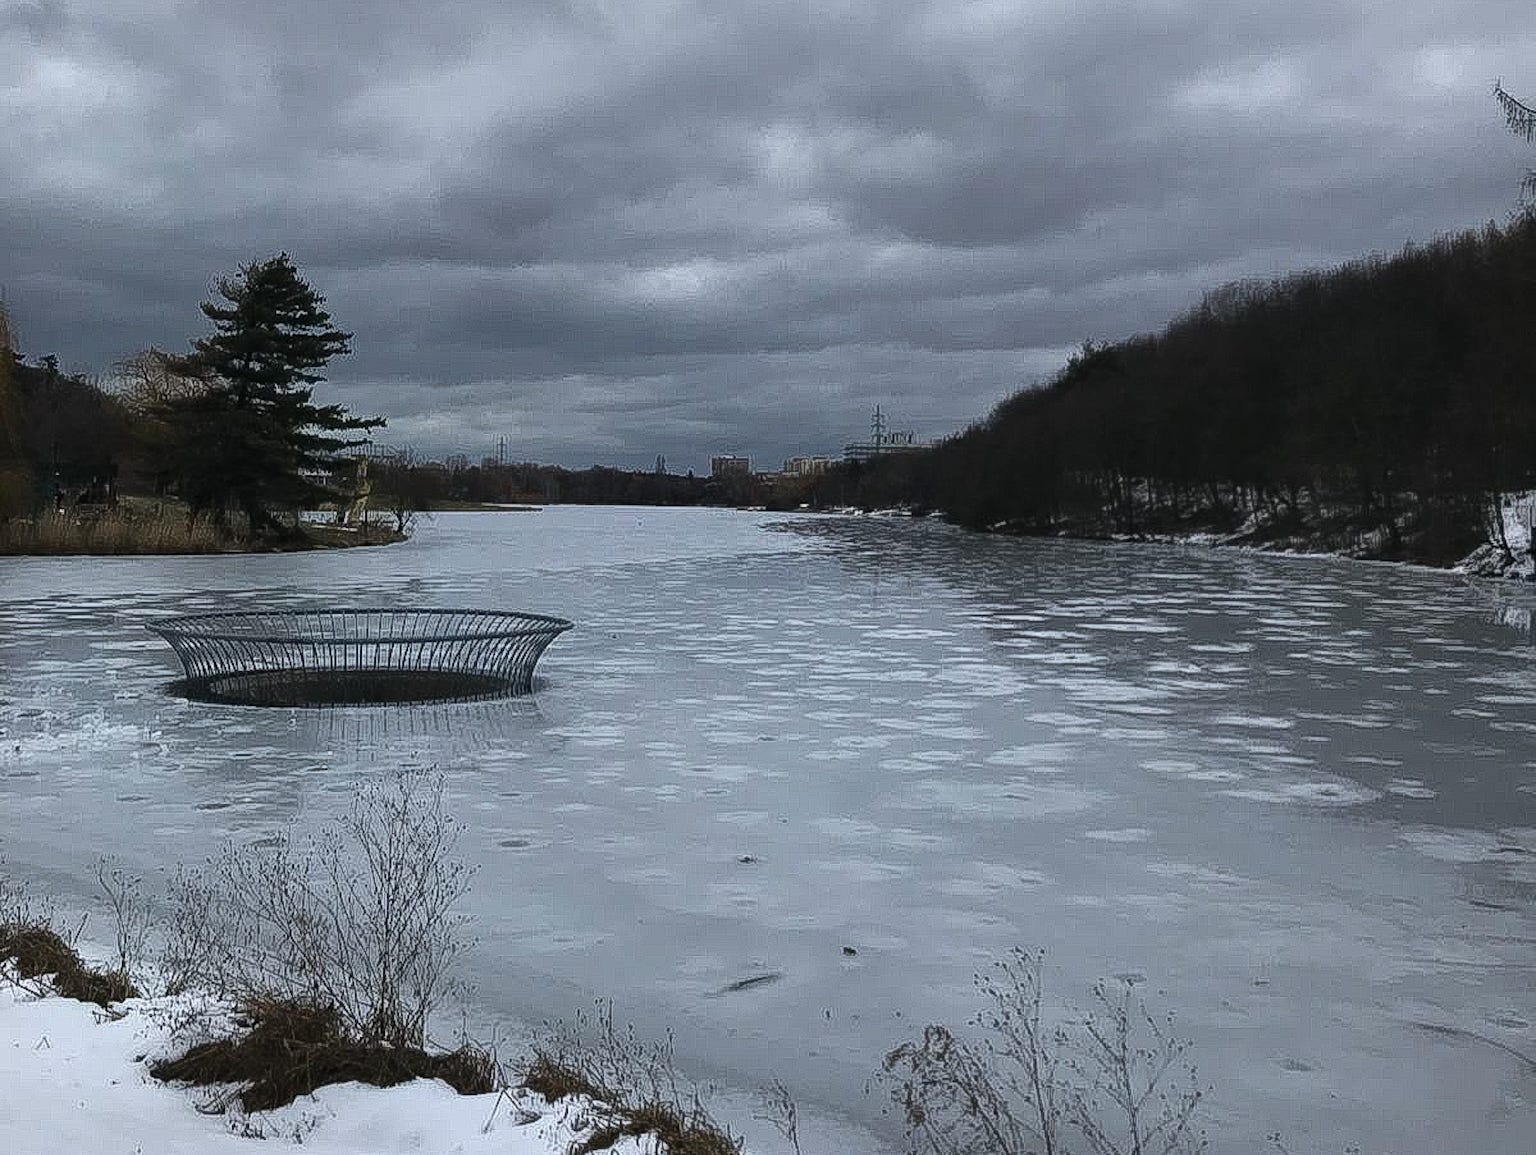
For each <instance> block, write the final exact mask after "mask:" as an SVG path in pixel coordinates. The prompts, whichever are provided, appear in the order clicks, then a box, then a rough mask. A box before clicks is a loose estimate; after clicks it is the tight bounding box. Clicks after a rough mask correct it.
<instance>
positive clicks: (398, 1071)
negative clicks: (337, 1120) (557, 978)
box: [150, 999, 498, 1113]
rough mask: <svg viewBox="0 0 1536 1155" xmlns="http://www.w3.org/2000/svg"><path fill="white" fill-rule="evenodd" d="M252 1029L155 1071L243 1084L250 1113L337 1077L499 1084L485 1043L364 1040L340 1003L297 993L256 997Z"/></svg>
mask: <svg viewBox="0 0 1536 1155" xmlns="http://www.w3.org/2000/svg"><path fill="white" fill-rule="evenodd" d="M245 1017H246V1022H247V1024H248V1025H249V1030H248V1031H247V1032H246V1033H245V1034H244V1035H242V1036H240V1037H238V1038H234V1039H219V1040H216V1041H214V1042H211V1043H201V1044H199V1045H198V1046H195V1047H193V1048H192V1049H191V1050H189V1051H187V1052H186V1053H185V1054H183V1055H180V1056H178V1057H177V1058H174V1059H168V1060H166V1061H164V1062H161V1063H157V1064H155V1065H154V1066H153V1067H151V1068H150V1074H151V1075H153V1076H154V1077H155V1078H157V1079H160V1080H162V1081H164V1082H177V1083H190V1084H192V1085H194V1086H213V1085H218V1084H227V1083H234V1084H239V1085H240V1086H241V1087H242V1090H241V1091H240V1093H239V1099H240V1105H241V1107H243V1108H244V1109H245V1111H246V1112H247V1113H249V1112H252V1111H267V1110H271V1109H272V1108H274V1107H282V1106H285V1105H286V1104H288V1103H291V1102H293V1101H294V1100H295V1099H296V1098H298V1097H299V1096H300V1095H308V1094H310V1093H311V1092H313V1091H315V1090H316V1089H317V1088H319V1087H325V1086H329V1085H331V1084H333V1083H350V1082H358V1083H368V1084H371V1085H373V1086H375V1087H393V1086H395V1085H396V1084H397V1083H405V1082H409V1081H410V1080H412V1079H441V1080H442V1081H443V1082H445V1083H447V1084H448V1085H449V1086H450V1087H452V1088H453V1089H454V1090H455V1091H458V1092H459V1093H460V1094H461V1095H481V1094H485V1093H486V1092H489V1091H494V1090H496V1088H497V1085H498V1082H497V1068H496V1062H495V1060H494V1059H493V1058H492V1057H491V1056H490V1055H489V1054H488V1053H487V1052H485V1051H482V1050H480V1049H479V1048H477V1047H473V1046H469V1045H465V1046H462V1047H460V1048H459V1049H457V1050H455V1051H448V1052H445V1053H438V1054H432V1053H429V1052H427V1051H424V1050H422V1049H420V1048H418V1047H390V1046H385V1045H383V1044H381V1043H376V1042H366V1041H362V1040H359V1039H357V1038H356V1037H354V1036H352V1035H351V1034H349V1033H348V1032H347V1031H345V1030H344V1029H343V1028H342V1024H341V1016H340V1015H339V1014H338V1013H337V1011H336V1008H335V1007H331V1006H326V1005H323V1004H315V1003H306V1002H302V1001H293V1000H275V999H266V1000H255V1001H252V1002H251V1003H249V1004H248V1005H247V1006H246V1009H245Z"/></svg>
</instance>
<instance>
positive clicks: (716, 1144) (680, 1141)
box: [571, 1103, 741, 1155]
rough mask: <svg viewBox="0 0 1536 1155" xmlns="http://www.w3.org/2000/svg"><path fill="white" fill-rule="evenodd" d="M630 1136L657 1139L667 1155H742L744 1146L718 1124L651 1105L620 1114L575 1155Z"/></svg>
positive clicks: (586, 1154) (602, 1148)
mask: <svg viewBox="0 0 1536 1155" xmlns="http://www.w3.org/2000/svg"><path fill="white" fill-rule="evenodd" d="M626 1135H635V1136H639V1135H654V1136H656V1138H657V1140H658V1141H659V1142H660V1144H661V1149H662V1150H663V1151H665V1152H667V1155H741V1145H740V1144H739V1143H737V1142H736V1141H735V1140H734V1139H732V1138H731V1136H730V1135H728V1134H726V1133H725V1132H724V1131H722V1130H721V1129H720V1128H718V1127H716V1126H715V1125H714V1124H712V1123H710V1122H708V1121H707V1120H702V1119H693V1120H690V1119H685V1118H684V1117H683V1116H682V1115H681V1114H679V1113H678V1112H677V1111H676V1110H675V1109H674V1108H672V1107H669V1106H667V1105H666V1104H663V1103H647V1104H645V1105H643V1106H640V1107H635V1108H631V1109H628V1110H624V1111H622V1112H620V1117H619V1118H618V1119H615V1120H613V1121H611V1122H608V1123H604V1124H601V1125H599V1126H598V1127H596V1128H595V1129H594V1130H593V1131H592V1133H591V1134H590V1135H588V1136H587V1137H586V1139H585V1140H583V1141H582V1142H581V1143H579V1144H578V1145H576V1146H575V1147H573V1148H572V1149H571V1155H590V1153H591V1152H593V1151H606V1150H608V1149H609V1148H610V1147H612V1146H613V1145H614V1144H615V1143H617V1142H618V1141H619V1140H620V1139H623V1138H624V1137H625V1136H626Z"/></svg>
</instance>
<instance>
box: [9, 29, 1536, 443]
mask: <svg viewBox="0 0 1536 1155" xmlns="http://www.w3.org/2000/svg"><path fill="white" fill-rule="evenodd" d="M0 47H3V49H4V51H5V52H6V55H7V59H8V60H10V61H13V62H14V64H13V66H12V68H11V69H10V71H9V74H8V76H7V81H6V87H5V88H4V89H3V90H0V93H3V95H0V164H3V165H4V170H5V172H6V186H5V189H4V192H3V194H0V292H3V293H4V299H5V301H6V303H7V306H8V308H9V310H10V313H11V319H12V321H13V323H14V326H15V328H16V332H17V339H18V342H19V346H20V348H21V349H22V351H23V352H24V353H26V354H28V355H31V356H39V355H43V354H47V353H54V354H56V355H57V356H58V357H59V359H60V362H61V364H62V365H63V366H64V367H65V368H67V369H83V370H87V371H91V372H95V373H98V374H103V375H105V374H108V373H109V372H110V370H111V367H112V365H113V363H114V362H115V361H118V360H120V359H121V358H123V357H126V356H128V355H130V354H132V353H133V352H135V351H137V350H139V349H141V348H144V347H146V346H151V345H154V346H159V347H161V348H165V349H170V350H174V351H181V350H184V349H185V348H186V346H187V342H188V341H189V340H190V339H191V338H193V337H196V336H199V335H201V334H202V333H204V332H206V327H205V324H204V321H203V318H202V317H201V316H200V314H199V313H198V303H199V302H200V301H201V300H202V299H203V298H204V297H205V296H207V294H208V291H209V286H210V283H211V281H212V279H213V278H215V277H217V276H221V275H228V274H230V273H232V272H234V271H235V270H236V268H237V267H238V266H239V265H240V264H242V263H243V262H246V261H249V260H252V259H257V258H262V257H265V256H269V255H271V254H273V253H276V252H278V251H287V252H288V253H290V254H291V256H292V257H293V259H294V260H295V262H296V263H297V264H298V265H299V267H300V269H301V271H302V272H303V273H304V275H305V276H306V277H307V278H309V279H310V280H311V281H312V283H313V284H314V285H315V286H316V287H317V288H318V289H319V290H320V291H321V292H323V293H324V294H325V295H326V296H327V298H328V303H329V306H330V308H331V310H332V312H333V313H334V315H335V318H336V320H337V322H338V323H339V324H340V325H341V327H342V328H345V329H348V330H350V331H352V332H353V333H354V334H355V340H354V347H355V352H354V354H353V355H352V356H350V357H347V358H343V359H341V360H339V361H337V362H336V363H335V364H334V365H333V366H332V369H331V373H330V377H331V380H330V381H329V382H328V383H327V384H325V385H323V386H322V387H321V391H320V396H321V398H322V399H323V400H328V401H339V402H341V403H343V404H345V405H347V406H349V407H350V408H351V409H353V410H354V411H355V412H357V413H360V414H382V415H384V416H387V417H388V418H389V422H390V424H389V428H388V429H387V430H385V431H384V432H383V434H381V440H386V441H388V442H390V443H393V444H399V445H410V446H413V447H415V448H417V449H418V450H420V451H421V452H424V453H427V454H430V455H434V456H437V455H442V454H446V453H448V452H454V451H461V452H468V453H471V455H474V456H480V455H483V454H484V453H489V452H494V451H495V447H496V444H497V441H498V439H499V438H500V437H502V436H506V437H507V438H508V454H509V456H510V457H511V458H513V459H518V460H534V461H541V462H547V463H551V464H559V465H566V466H571V467H576V468H580V467H585V466H588V465H591V464H594V463H601V464H608V465H616V466H620V467H623V468H635V469H646V468H649V467H651V465H652V463H653V462H654V460H655V458H656V456H657V455H664V456H665V457H666V459H667V461H668V463H669V468H670V469H672V470H673V471H674V472H684V471H686V470H687V469H689V468H692V469H694V470H695V471H701V470H704V469H707V466H708V461H709V459H710V457H711V456H714V455H717V454H726V453H738V454H741V455H745V456H750V457H752V458H753V459H754V460H755V461H769V462H773V461H780V462H781V461H782V460H784V459H785V458H788V457H792V456H798V455H818V454H837V453H839V452H840V451H841V448H842V446H843V445H844V444H846V443H847V442H848V441H849V440H851V439H853V438H856V437H858V436H860V435H861V434H862V432H863V430H865V429H866V428H867V425H868V415H869V413H870V411H871V410H872V409H873V408H874V406H875V405H877V404H879V405H881V406H882V407H883V408H884V409H885V411H886V412H887V413H888V414H890V416H891V418H892V420H893V422H895V423H896V424H897V425H899V427H901V428H904V429H906V428H910V429H911V430H913V431H914V433H915V434H916V436H917V437H918V438H919V439H921V440H925V441H926V440H933V439H935V438H939V437H942V436H944V435H946V434H948V433H951V432H953V431H956V430H958V429H960V428H963V427H964V426H965V425H967V424H969V423H971V422H973V421H976V420H979V419H981V418H983V417H985V415H986V414H987V412H988V411H989V410H990V409H991V408H992V407H993V406H995V405H996V404H997V403H998V402H1000V401H1001V400H1003V399H1004V398H1005V397H1007V396H1008V395H1009V394H1011V393H1012V392H1014V391H1015V390H1017V389H1019V388H1021V387H1024V386H1026V385H1029V384H1031V383H1034V382H1038V381H1041V380H1044V379H1047V378H1049V377H1050V376H1051V374H1052V373H1054V372H1055V371H1056V370H1057V369H1058V368H1059V367H1060V366H1061V365H1062V364H1063V363H1064V362H1065V360H1066V358H1067V357H1068V356H1069V355H1070V354H1071V352H1072V351H1073V350H1074V349H1075V348H1077V347H1078V346H1079V345H1080V344H1081V343H1082V342H1083V341H1084V340H1085V339H1092V340H1095V341H1111V340H1117V339H1120V338H1123V337H1125V336H1128V335H1130V334H1133V333H1137V332H1145V331H1151V330H1155V329H1157V328H1159V327H1161V326H1162V325H1164V324H1165V323H1167V322H1168V321H1169V320H1170V319H1171V318H1173V317H1175V316H1177V315H1178V314H1180V313H1181V312H1184V311H1186V310H1188V309H1189V308H1191V307H1193V306H1195V305H1196V304H1197V303H1198V302H1199V300H1200V298H1201V296H1202V294H1203V293H1205V292H1206V291H1208V290H1211V289H1214V288H1217V287H1219V286H1220V285H1222V284H1224V283H1227V282H1231V281H1233V280H1237V279H1242V278H1269V277H1273V276H1276V275H1282V274H1284V273H1287V272H1291V271H1295V270H1298V269H1302V268H1307V267H1315V266H1319V265H1328V264H1333V263H1337V262H1340V261H1344V260H1348V259H1352V258H1356V257H1361V256H1365V255H1367V254H1369V253H1372V252H1383V251H1393V250H1396V249H1399V248H1401V247H1402V246H1403V245H1404V244H1405V243H1408V242H1412V241H1427V240H1430V239H1431V238H1433V237H1434V236H1435V235H1436V234H1439V233H1443V232H1446V231H1451V230H1458V229H1463V228H1470V227H1478V226H1480V225H1482V224H1485V223H1486V222H1488V221H1490V220H1495V221H1497V220H1503V219H1505V218H1506V217H1507V215H1508V213H1509V212H1510V211H1511V210H1512V209H1513V207H1514V206H1515V203H1516V198H1517V195H1518V190H1519V185H1520V179H1521V176H1522V175H1523V173H1524V172H1525V170H1526V169H1527V168H1528V167H1530V166H1531V165H1532V163H1533V160H1536V158H1533V153H1532V149H1531V148H1530V147H1529V146H1528V145H1526V143H1525V142H1523V141H1521V140H1519V139H1517V138H1515V137H1514V136H1512V135H1511V134H1509V133H1508V132H1506V131H1505V127H1504V124H1503V121H1502V117H1501V115H1500V112H1499V108H1498V106H1497V104H1496V103H1495V101H1494V100H1493V97H1492V86H1493V82H1494V80H1495V79H1496V78H1502V80H1503V82H1504V83H1505V85H1506V86H1507V87H1508V88H1509V89H1510V90H1511V91H1512V92H1514V93H1515V94H1516V95H1524V96H1527V97H1536V21H1532V20H1531V19H1530V12H1529V6H1528V5H1525V4H1514V3H1508V2H1504V0H1469V2H1468V3H1463V4H1456V5H1450V4H1445V3H1443V2H1434V3H1431V2H1428V0H1393V2H1390V3H1389V2H1386V0H1364V2H1362V3H1359V4H1353V5H1347V6H1340V5H1336V4H1332V3H1323V2H1322V0H1302V2H1300V3H1296V4H1290V5H1283V6H1271V7H1270V8H1269V9H1267V10H1260V11H1254V10H1251V6H1225V5H1212V4H1209V3H1194V2H1185V3H1180V2H1177V0H1175V2H1172V3H1165V4H1159V5H1155V6H1154V5H1121V4H1115V5H1111V4H1108V3H1103V2H1088V3H1083V4H1077V5H1041V4H1027V3H999V4H986V5H981V4H973V3H962V2H959V0H943V2H939V0H932V2H921V0H914V2H900V3H896V4H890V3H882V4H874V3H867V2H860V0H853V2H850V3H846V4H841V5H836V6H830V7H825V6H812V7H810V8H807V7H805V6H776V5H766V6H765V5H760V4H744V3H736V2H731V0H724V2H720V0H716V2H712V3H709V4H704V3H689V2H686V0H685V2H675V0H668V2H666V3H661V2H657V0H635V2H633V3H629V4H625V5H622V6H613V7H606V6H604V5H601V4H586V5H576V6H567V5H556V6H549V5H542V4H537V5H536V4H515V5H510V6H509V5H495V4H489V3H484V2H482V0H468V2H466V3H463V4H457V5H454V6H453V7H452V8H451V9H447V10H445V9H440V8H433V9H430V10H429V9H427V8H425V7H424V6H422V7H419V8H418V7H404V8H393V9H375V8H361V7H358V6H356V5H354V4H349V3H341V2H339V0H309V2H307V3H304V4H302V5H301V4H297V3H291V2H288V0H278V2H276V3H273V4H263V5H257V6H249V5H247V6H243V7H242V6H235V5H218V4H194V5H187V4H184V3H172V2H171V0H147V2H146V0H133V2H131V3H130V2H128V0H98V2H94V3H92V4H90V5H88V6H87V5H81V4H75V3H70V2H68V0H26V2H16V0H0Z"/></svg>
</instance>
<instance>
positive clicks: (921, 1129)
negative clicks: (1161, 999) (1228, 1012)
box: [882, 950, 1205, 1155]
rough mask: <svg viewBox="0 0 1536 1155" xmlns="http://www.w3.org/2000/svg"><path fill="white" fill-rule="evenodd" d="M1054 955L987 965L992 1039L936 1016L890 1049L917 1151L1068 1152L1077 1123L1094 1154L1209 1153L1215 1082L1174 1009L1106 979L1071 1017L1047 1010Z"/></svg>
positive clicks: (891, 1072)
mask: <svg viewBox="0 0 1536 1155" xmlns="http://www.w3.org/2000/svg"><path fill="white" fill-rule="evenodd" d="M1042 964H1043V956H1042V955H1041V954H1039V953H1035V954H1031V953H1029V952H1026V951H1022V950H1016V951H1014V952H1013V953H1012V954H1011V955H1010V956H1009V957H1008V958H1007V959H1005V960H1003V961H1002V962H999V963H997V964H996V965H995V966H994V967H993V969H992V970H991V971H990V972H988V973H986V974H980V975H977V976H976V986H977V989H978V991H979V992H980V993H981V994H982V996H983V998H984V1000H985V1004H986V1005H985V1009H984V1010H983V1011H982V1012H981V1013H980V1014H978V1015H977V1016H976V1017H975V1018H974V1019H972V1020H971V1026H972V1027H973V1028H976V1030H977V1033H978V1034H979V1035H980V1040H979V1041H977V1040H976V1039H974V1038H969V1037H964V1036H961V1035H957V1034H956V1033H954V1032H953V1031H951V1030H950V1029H949V1028H948V1027H944V1026H940V1025H930V1026H928V1027H926V1028H924V1030H923V1035H922V1038H921V1040H919V1041H916V1042H908V1043H903V1044H902V1045H901V1046H899V1047H896V1048H895V1049H894V1050H892V1051H891V1052H890V1053H889V1054H888V1055H887V1056H886V1058H885V1062H884V1064H883V1067H882V1076H883V1079H884V1080H885V1082H886V1083H887V1085H888V1087H889V1089H890V1092H891V1097H892V1099H893V1100H894V1101H895V1102H896V1104H897V1106H898V1107H899V1108H900V1110H901V1114H902V1117H903V1119H904V1121H905V1122H906V1125H907V1139H908V1143H909V1146H910V1149H911V1150H912V1152H913V1153H914V1155H930V1153H931V1155H1026V1153H1027V1155H1035V1153H1036V1152H1040V1153H1041V1155H1056V1153H1057V1152H1065V1151H1067V1150H1068V1149H1069V1148H1068V1144H1067V1141H1066V1136H1067V1133H1068V1129H1069V1128H1070V1129H1071V1130H1073V1131H1076V1132H1077V1133H1078V1134H1079V1135H1081V1136H1082V1138H1083V1140H1084V1142H1085V1143H1086V1144H1087V1149H1088V1150H1090V1151H1092V1152H1093V1153H1094V1155H1197V1153H1198V1152H1200V1151H1202V1150H1203V1149H1204V1148H1205V1135H1204V1133H1203V1132H1201V1131H1199V1130H1198V1128H1197V1126H1196V1122H1195V1111H1196V1109H1197V1108H1198V1106H1199V1104H1200V1102H1201V1100H1202V1099H1203V1098H1204V1095H1205V1091H1204V1089H1202V1088H1201V1087H1200V1085H1199V1083H1198V1080H1197V1077H1196V1072H1195V1068H1194V1066H1193V1065H1192V1064H1190V1063H1189V1062H1188V1061H1187V1060H1186V1057H1185V1056H1186V1054H1187V1052H1188V1049H1189V1044H1188V1043H1187V1042H1185V1041H1183V1040H1181V1039H1178V1038H1176V1037H1175V1036H1174V1034H1173V1021H1172V1017H1171V1016H1169V1017H1165V1018H1163V1019H1161V1020H1159V1019H1156V1018H1154V1017H1153V1016H1152V1015H1150V1014H1149V1013H1148V1012H1147V1009H1146V1006H1145V1005H1144V1004H1143V1003H1142V1001H1141V1000H1140V999H1139V998H1138V997H1136V995H1135V992H1134V989H1133V984H1132V983H1131V982H1130V981H1128V980H1116V981H1115V982H1108V981H1100V982H1098V983H1095V984H1094V986H1093V989H1092V993H1093V998H1094V1006H1093V1008H1092V1009H1091V1010H1089V1011H1088V1012H1087V1013H1086V1014H1084V1015H1082V1016H1081V1017H1080V1018H1079V1019H1078V1020H1077V1022H1076V1023H1074V1024H1071V1025H1070V1026H1056V1027H1050V1026H1048V1025H1047V1024H1045V1023H1044V1021H1043V1020H1042V1017H1041V967H1042Z"/></svg>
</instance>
